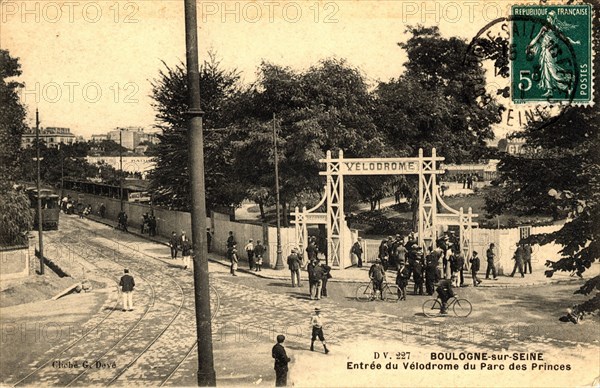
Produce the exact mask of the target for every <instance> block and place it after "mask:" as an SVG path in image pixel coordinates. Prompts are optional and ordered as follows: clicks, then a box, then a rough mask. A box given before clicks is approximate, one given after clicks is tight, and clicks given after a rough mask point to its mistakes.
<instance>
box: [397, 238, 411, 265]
mask: <svg viewBox="0 0 600 388" xmlns="http://www.w3.org/2000/svg"><path fill="white" fill-rule="evenodd" d="M407 253H408V251H407V250H406V247H405V246H404V244H402V241H401V242H400V244H399V245H398V247H397V248H396V257H397V259H398V268H400V262H402V263H403V265H406V254H407Z"/></svg>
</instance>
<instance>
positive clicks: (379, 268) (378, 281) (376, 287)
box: [369, 259, 385, 300]
mask: <svg viewBox="0 0 600 388" xmlns="http://www.w3.org/2000/svg"><path fill="white" fill-rule="evenodd" d="M369 279H371V282H372V283H373V296H372V298H371V300H375V299H376V298H377V292H378V291H379V297H380V298H381V300H383V282H384V281H385V269H384V268H383V265H381V260H380V259H375V264H373V265H372V266H371V268H369Z"/></svg>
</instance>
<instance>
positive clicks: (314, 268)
mask: <svg viewBox="0 0 600 388" xmlns="http://www.w3.org/2000/svg"><path fill="white" fill-rule="evenodd" d="M307 269H308V283H309V286H310V299H317V300H319V299H321V288H322V287H323V277H324V276H325V270H324V269H323V267H322V266H321V265H319V259H318V258H316V259H314V260H313V261H311V262H310V264H309V265H308V267H307Z"/></svg>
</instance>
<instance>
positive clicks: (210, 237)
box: [206, 228, 212, 253]
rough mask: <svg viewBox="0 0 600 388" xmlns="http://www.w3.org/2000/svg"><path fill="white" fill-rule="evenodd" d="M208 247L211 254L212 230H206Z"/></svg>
mask: <svg viewBox="0 0 600 388" xmlns="http://www.w3.org/2000/svg"><path fill="white" fill-rule="evenodd" d="M206 246H207V249H208V253H210V251H211V249H212V233H211V232H210V228H206Z"/></svg>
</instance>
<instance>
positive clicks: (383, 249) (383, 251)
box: [378, 237, 391, 263]
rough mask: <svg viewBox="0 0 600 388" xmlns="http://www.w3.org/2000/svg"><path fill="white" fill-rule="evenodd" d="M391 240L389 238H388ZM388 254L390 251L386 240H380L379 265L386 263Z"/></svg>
mask: <svg viewBox="0 0 600 388" xmlns="http://www.w3.org/2000/svg"><path fill="white" fill-rule="evenodd" d="M390 239H391V237H390ZM389 254H390V249H389V246H388V244H387V240H385V239H384V240H381V244H379V257H378V258H379V262H380V263H387V261H388V257H389Z"/></svg>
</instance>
